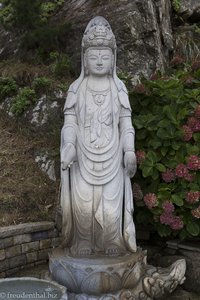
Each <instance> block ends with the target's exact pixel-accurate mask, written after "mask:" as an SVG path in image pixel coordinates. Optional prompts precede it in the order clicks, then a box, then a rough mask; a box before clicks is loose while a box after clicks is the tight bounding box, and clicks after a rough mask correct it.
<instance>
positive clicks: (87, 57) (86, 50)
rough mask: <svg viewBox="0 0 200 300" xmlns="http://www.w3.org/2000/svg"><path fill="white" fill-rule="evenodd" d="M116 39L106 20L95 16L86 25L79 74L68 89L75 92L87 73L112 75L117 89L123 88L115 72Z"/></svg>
mask: <svg viewBox="0 0 200 300" xmlns="http://www.w3.org/2000/svg"><path fill="white" fill-rule="evenodd" d="M116 50H117V46H116V40H115V36H114V34H113V32H112V29H111V27H110V24H109V23H108V21H107V20H106V19H105V18H103V17H101V16H97V17H95V18H93V19H92V20H91V21H90V22H89V23H88V25H87V27H86V29H85V32H84V35H83V39H82V54H81V61H82V66H81V74H80V76H79V78H78V79H77V80H76V81H75V82H74V83H73V84H72V85H71V86H70V89H69V90H70V91H72V92H73V93H77V91H78V88H79V86H80V84H81V82H82V81H83V79H84V77H85V76H87V75H88V74H95V75H98V76H102V75H105V74H109V75H111V76H112V77H113V80H114V82H115V84H116V87H117V89H118V91H120V90H122V89H124V90H126V89H125V87H124V84H123V83H122V82H121V80H120V79H119V78H118V77H117V74H116V56H117V55H116Z"/></svg>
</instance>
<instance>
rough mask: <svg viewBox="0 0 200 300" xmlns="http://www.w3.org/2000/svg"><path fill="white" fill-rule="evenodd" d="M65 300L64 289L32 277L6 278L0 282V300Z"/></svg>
mask: <svg viewBox="0 0 200 300" xmlns="http://www.w3.org/2000/svg"><path fill="white" fill-rule="evenodd" d="M2 299H4V300H6V299H20V300H26V299H29V300H35V299H43V300H47V299H48V300H50V299H54V300H67V299H68V298H67V294H66V288H65V287H63V286H61V285H59V284H57V283H55V282H51V281H47V280H41V279H37V278H32V277H19V278H17V277H16V278H6V279H1V280H0V300H2Z"/></svg>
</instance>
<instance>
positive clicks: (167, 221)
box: [160, 212, 173, 226]
mask: <svg viewBox="0 0 200 300" xmlns="http://www.w3.org/2000/svg"><path fill="white" fill-rule="evenodd" d="M172 218H173V216H172V215H171V214H168V213H166V212H164V213H163V214H161V215H160V223H161V224H164V225H169V226H170V225H171V223H172Z"/></svg>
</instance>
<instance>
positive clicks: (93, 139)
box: [61, 78, 136, 253]
mask: <svg viewBox="0 0 200 300" xmlns="http://www.w3.org/2000/svg"><path fill="white" fill-rule="evenodd" d="M64 113H65V116H66V120H67V117H68V116H73V117H74V118H73V120H74V121H73V122H71V121H70V122H67V121H66V122H65V125H64V127H63V129H62V133H61V157H62V159H63V160H64V157H65V155H67V153H66V152H65V149H66V145H67V143H69V142H71V143H73V144H74V145H75V148H76V154H77V155H76V160H75V161H74V163H73V165H72V167H71V169H70V170H66V171H62V172H61V181H62V182H61V184H62V188H61V206H62V210H63V237H64V246H65V247H66V246H68V247H70V248H71V251H72V253H76V252H77V251H79V250H81V249H87V248H91V249H92V251H93V252H94V253H97V252H100V253H101V252H105V251H106V249H107V248H115V247H117V248H118V249H119V250H120V252H121V253H122V252H126V250H127V249H128V250H129V251H131V252H135V251H136V241H135V227H134V223H133V216H132V214H133V198H132V189H131V183H130V178H129V177H128V176H127V175H126V173H125V170H124V161H123V157H124V145H126V140H127V139H129V138H130V135H134V129H133V127H132V126H131V127H128V128H121V126H120V122H121V119H122V118H127V117H128V118H130V117H131V108H130V104H129V100H128V95H127V93H126V92H125V91H123V90H122V91H121V92H119V91H118V90H117V88H116V86H115V83H114V81H113V79H112V78H110V87H109V89H108V90H106V91H101V92H95V91H92V90H91V89H89V88H88V86H87V78H85V79H84V80H83V81H82V83H81V85H80V87H79V89H78V91H77V93H73V92H69V93H68V97H67V100H66V104H65V108H64ZM133 148H134V145H133Z"/></svg>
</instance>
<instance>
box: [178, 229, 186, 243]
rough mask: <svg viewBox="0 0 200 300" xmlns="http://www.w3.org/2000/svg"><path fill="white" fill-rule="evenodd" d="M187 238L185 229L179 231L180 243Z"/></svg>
mask: <svg viewBox="0 0 200 300" xmlns="http://www.w3.org/2000/svg"><path fill="white" fill-rule="evenodd" d="M187 236H188V234H187V231H186V230H185V229H183V230H181V232H180V233H179V238H180V240H181V241H183V240H185V239H186V238H187Z"/></svg>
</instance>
